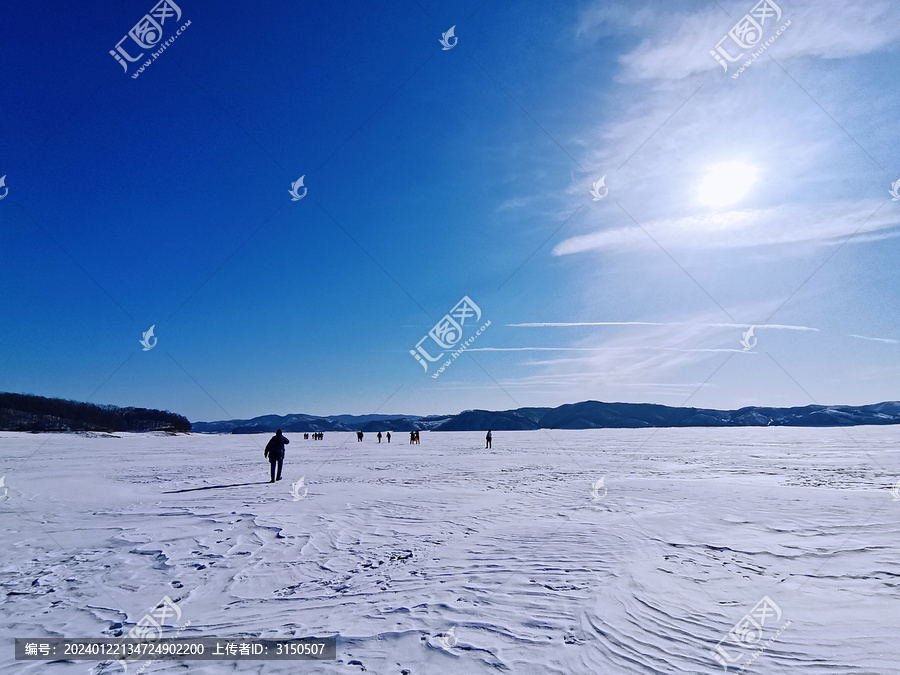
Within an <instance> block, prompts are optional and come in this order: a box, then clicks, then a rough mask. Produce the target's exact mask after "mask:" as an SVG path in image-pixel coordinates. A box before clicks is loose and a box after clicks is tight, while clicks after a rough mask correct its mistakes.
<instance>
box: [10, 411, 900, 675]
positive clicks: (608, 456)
mask: <svg viewBox="0 0 900 675" xmlns="http://www.w3.org/2000/svg"><path fill="white" fill-rule="evenodd" d="M116 436H117V437H109V436H104V435H97V434H90V435H77V434H17V433H9V432H0V462H2V469H0V474H2V475H5V487H6V488H7V490H8V491H7V493H6V498H5V499H2V500H0V519H2V528H3V533H4V534H3V546H2V549H3V556H2V558H0V560H2V563H0V578H2V589H3V593H4V601H3V605H2V619H0V621H2V624H3V634H4V635H5V636H6V641H7V642H6V647H5V648H4V649H3V651H2V652H0V669H2V671H3V672H21V673H38V672H40V673H44V672H63V671H71V672H80V673H85V672H93V673H99V672H110V673H113V672H121V668H120V667H119V666H118V665H116V664H114V663H106V664H105V665H99V664H98V663H97V662H89V661H79V662H69V663H57V664H52V665H47V664H46V663H40V662H15V661H14V660H13V658H12V656H13V649H12V640H11V638H12V637H32V636H59V637H113V636H117V635H121V634H122V633H123V631H124V632H127V630H128V629H129V628H131V627H132V626H133V625H134V623H135V622H136V621H138V620H139V619H140V618H141V617H142V615H143V614H145V613H146V612H147V611H148V610H149V609H150V608H151V607H153V606H154V605H155V604H156V603H157V602H158V601H159V600H160V598H162V597H163V596H164V595H168V596H170V597H171V598H172V599H173V600H175V601H176V602H177V603H178V605H179V607H180V608H181V610H182V613H183V616H182V622H184V621H190V626H189V627H188V628H187V629H186V630H184V631H183V632H182V636H208V637H239V636H245V637H259V636H261V637H302V636H332V635H333V636H337V638H338V647H337V653H338V661H336V662H324V663H322V662H320V663H311V662H299V661H282V662H278V661H266V662H260V661H256V662H253V661H246V662H241V663H237V662H210V661H206V662H203V661H189V662H180V663H179V662H176V661H157V662H154V663H153V664H151V665H150V667H149V668H148V669H147V670H146V671H145V672H152V673H162V672H182V671H183V670H184V667H185V666H186V665H187V666H189V672H198V673H221V672H247V673H262V672H265V673H303V672H308V673H313V672H323V673H332V672H340V673H346V672H361V671H362V670H363V669H365V670H367V671H368V672H374V673H401V672H403V671H404V670H406V671H409V672H410V673H448V672H453V673H487V672H512V673H542V674H543V673H629V672H634V673H716V672H724V671H723V668H722V666H720V665H718V664H717V663H716V662H715V660H714V659H713V657H712V655H711V653H710V652H711V650H714V649H715V648H716V646H717V645H718V644H719V641H720V640H722V639H723V638H725V637H726V635H727V634H728V632H729V631H730V630H731V629H732V628H733V627H734V626H735V624H736V623H738V622H739V621H740V620H741V619H742V617H744V616H745V615H747V614H748V613H750V612H751V610H752V609H753V608H754V606H756V605H757V603H758V602H759V601H760V600H761V599H762V598H763V597H764V596H768V598H770V600H771V601H772V602H773V603H776V604H777V607H778V608H779V610H780V611H781V613H782V616H781V617H780V619H779V620H778V621H777V622H775V621H774V620H773V619H770V620H769V622H768V623H766V624H765V625H764V626H763V631H762V637H761V639H760V640H759V642H758V643H756V645H754V646H747V647H745V648H743V650H742V651H741V650H739V649H738V648H737V647H735V646H734V643H733V642H732V643H729V642H723V643H722V646H723V647H724V649H725V650H726V651H727V653H729V654H731V655H735V654H738V653H740V654H742V656H741V658H742V661H736V662H735V663H736V665H735V666H732V667H731V668H730V669H729V672H734V671H735V670H738V669H739V667H740V665H742V663H745V662H746V659H747V658H749V657H750V656H751V655H752V654H754V653H755V649H756V648H757V647H759V646H760V645H762V644H765V643H766V642H767V641H768V640H769V639H770V638H772V637H773V636H774V635H775V634H776V633H777V630H778V629H779V628H780V627H781V626H783V625H784V624H785V623H786V622H788V621H789V622H790V624H789V625H788V626H787V627H786V628H784V630H783V632H782V633H781V634H780V635H778V636H777V638H776V639H774V640H772V641H771V642H770V643H768V647H767V648H766V649H765V651H764V652H762V653H761V654H759V655H758V656H757V657H756V660H755V661H754V663H753V664H752V665H751V666H750V667H749V668H748V670H747V671H746V672H756V673H799V672H802V673H849V672H853V673H896V672H900V639H898V637H900V635H898V634H900V628H898V626H900V594H898V578H900V577H898V575H900V565H898V546H897V542H898V540H900V538H898V534H900V526H898V520H900V501H894V498H893V495H892V493H891V490H890V488H891V486H892V485H893V484H894V483H895V482H896V481H897V479H898V478H900V459H898V454H897V450H898V445H900V444H898V441H897V430H896V429H895V428H883V427H853V428H848V429H842V428H832V429H795V428H777V429H775V428H752V429H751V428H747V429H641V430H627V429H616V430H590V431H555V430H554V431H528V432H497V433H495V434H494V443H493V444H494V448H493V449H492V450H484V449H483V445H484V441H483V434H482V433H480V432H475V433H468V432H459V433H451V432H443V433H440V432H423V433H422V442H421V445H418V446H412V445H409V444H408V443H407V442H404V436H405V435H404V434H401V433H398V434H396V435H395V438H394V442H393V443H391V444H390V445H388V444H386V443H382V444H380V445H379V444H377V443H376V442H375V438H374V436H373V435H371V434H367V435H366V439H365V441H364V442H363V443H357V442H356V437H355V434H338V433H330V434H329V433H326V434H325V440H324V441H304V440H303V438H302V434H293V435H292V436H291V440H292V441H293V442H292V443H291V444H290V445H289V446H288V448H287V457H286V460H285V469H284V472H285V473H284V477H285V480H283V481H281V482H278V483H275V484H269V483H268V463H267V462H266V461H265V460H264V459H263V448H264V446H265V441H266V440H267V438H268V437H267V436H243V435H241V436H209V435H182V436H167V435H161V434H160V435H154V434H116ZM406 436H407V439H408V435H406ZM301 476H303V477H305V478H304V486H303V487H302V488H300V489H299V491H298V493H299V494H300V495H302V494H303V492H304V490H308V492H307V493H306V496H305V497H304V498H302V499H295V498H294V496H293V495H292V493H291V486H292V483H294V482H295V481H297V480H298V479H299V478H300V477H301ZM599 478H603V479H604V480H603V484H602V485H598V487H597V489H596V490H595V491H594V492H593V493H592V486H593V485H595V484H596V483H597V481H598V479H599ZM263 481H265V482H263ZM246 483H252V484H249V485H246ZM229 484H245V485H235V486H234V487H227V488H221V489H218V488H217V489H208V490H195V491H188V492H174V493H170V494H166V492H171V491H175V490H188V489H191V488H200V487H210V486H219V485H229ZM0 493H2V488H0ZM0 497H2V494H0ZM167 634H168V635H172V634H173V633H172V632H171V631H170V632H169V633H167Z"/></svg>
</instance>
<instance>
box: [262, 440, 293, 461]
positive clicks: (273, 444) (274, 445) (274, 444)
mask: <svg viewBox="0 0 900 675" xmlns="http://www.w3.org/2000/svg"><path fill="white" fill-rule="evenodd" d="M288 443H290V441H289V440H288V439H287V437H286V436H279V435H278V434H275V435H274V436H272V438H271V439H270V440H269V442H268V443H267V444H266V451H265V452H264V453H263V456H264V457H268V458H269V461H270V462H277V461H278V460H279V459H284V446H285V445H287V444H288Z"/></svg>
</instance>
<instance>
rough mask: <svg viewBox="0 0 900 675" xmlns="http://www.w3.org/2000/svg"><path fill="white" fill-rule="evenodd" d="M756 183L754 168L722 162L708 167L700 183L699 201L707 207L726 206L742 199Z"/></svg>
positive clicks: (747, 165) (737, 163) (736, 163)
mask: <svg viewBox="0 0 900 675" xmlns="http://www.w3.org/2000/svg"><path fill="white" fill-rule="evenodd" d="M755 182H756V167H754V166H751V165H749V164H744V163H743V162H722V163H721V164H716V165H715V166H712V167H710V169H709V171H708V172H707V174H706V176H704V178H703V181H702V182H701V183H700V201H701V202H702V203H703V204H706V205H707V206H728V205H729V204H734V203H735V202H736V201H738V200H739V199H740V198H741V197H743V196H744V195H745V194H747V192H748V191H749V190H750V188H751V187H752V185H753V183H755Z"/></svg>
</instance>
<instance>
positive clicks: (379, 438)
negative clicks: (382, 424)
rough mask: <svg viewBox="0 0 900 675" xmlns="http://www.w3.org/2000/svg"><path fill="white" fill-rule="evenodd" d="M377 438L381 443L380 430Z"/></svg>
mask: <svg viewBox="0 0 900 675" xmlns="http://www.w3.org/2000/svg"><path fill="white" fill-rule="evenodd" d="M377 438H378V442H379V443H381V432H380V431H379V432H378V436H377Z"/></svg>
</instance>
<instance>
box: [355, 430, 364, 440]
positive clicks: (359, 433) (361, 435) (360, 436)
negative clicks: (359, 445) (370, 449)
mask: <svg viewBox="0 0 900 675" xmlns="http://www.w3.org/2000/svg"><path fill="white" fill-rule="evenodd" d="M362 439H363V432H361V431H357V432H356V440H357V441H361V440H362Z"/></svg>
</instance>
